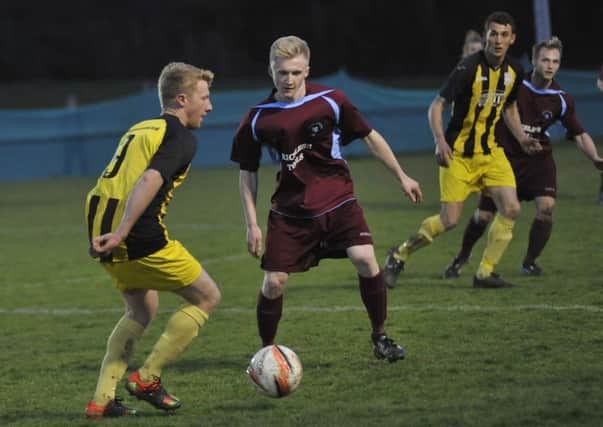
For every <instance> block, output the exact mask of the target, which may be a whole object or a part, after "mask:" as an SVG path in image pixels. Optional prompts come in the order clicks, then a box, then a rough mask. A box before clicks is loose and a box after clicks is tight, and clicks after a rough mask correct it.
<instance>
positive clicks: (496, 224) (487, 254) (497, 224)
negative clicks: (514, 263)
mask: <svg viewBox="0 0 603 427" xmlns="http://www.w3.org/2000/svg"><path fill="white" fill-rule="evenodd" d="M513 225H515V221H514V220H512V219H509V218H505V217H503V216H501V215H500V214H496V217H494V221H492V225H490V230H489V231H488V244H487V245H486V249H485V250H484V255H483V257H482V260H481V262H480V264H479V268H478V270H477V277H478V278H479V279H483V278H485V277H488V276H489V275H490V274H491V273H492V271H494V267H495V266H496V264H498V262H499V261H500V258H501V257H502V255H503V253H504V252H505V249H507V246H508V245H509V242H510V241H511V238H512V237H513Z"/></svg>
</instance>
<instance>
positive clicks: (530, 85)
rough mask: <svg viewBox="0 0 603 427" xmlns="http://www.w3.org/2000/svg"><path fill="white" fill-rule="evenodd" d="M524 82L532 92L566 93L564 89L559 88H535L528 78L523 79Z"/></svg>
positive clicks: (547, 93) (546, 93)
mask: <svg viewBox="0 0 603 427" xmlns="http://www.w3.org/2000/svg"><path fill="white" fill-rule="evenodd" d="M522 83H523V85H524V86H526V87H527V88H528V89H530V90H531V91H532V92H535V93H538V94H540V95H559V94H561V93H565V92H563V91H562V90H557V89H538V88H535V87H534V85H533V84H532V82H530V81H528V80H523V81H522Z"/></svg>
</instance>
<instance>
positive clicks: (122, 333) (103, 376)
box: [92, 316, 145, 406]
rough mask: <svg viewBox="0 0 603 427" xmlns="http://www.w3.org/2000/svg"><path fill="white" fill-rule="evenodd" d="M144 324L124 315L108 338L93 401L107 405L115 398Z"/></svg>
mask: <svg viewBox="0 0 603 427" xmlns="http://www.w3.org/2000/svg"><path fill="white" fill-rule="evenodd" d="M144 329H145V328H144V326H142V325H141V324H140V323H138V322H136V321H135V320H132V319H130V318H128V317H126V316H124V317H122V318H121V319H120V320H119V321H118V322H117V324H116V325H115V328H113V332H111V335H109V338H108V340H107V351H106V353H105V357H104V359H103V363H102V365H101V369H100V373H99V376H98V381H97V383H96V391H95V392H94V397H93V399H92V400H93V401H94V403H96V404H97V405H100V406H105V405H106V404H107V403H109V401H110V400H113V399H115V388H116V387H117V383H118V382H119V380H120V379H121V378H122V377H123V375H124V373H125V372H126V369H127V368H128V360H129V358H130V356H131V355H132V353H134V348H135V347H136V343H137V341H138V340H139V339H140V337H141V336H142V334H143V332H144Z"/></svg>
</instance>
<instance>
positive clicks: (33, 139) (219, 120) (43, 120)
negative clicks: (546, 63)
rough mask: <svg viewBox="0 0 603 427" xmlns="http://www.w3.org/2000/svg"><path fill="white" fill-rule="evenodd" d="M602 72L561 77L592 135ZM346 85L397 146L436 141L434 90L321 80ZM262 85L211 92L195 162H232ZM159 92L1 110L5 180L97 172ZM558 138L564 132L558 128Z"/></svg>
mask: <svg viewBox="0 0 603 427" xmlns="http://www.w3.org/2000/svg"><path fill="white" fill-rule="evenodd" d="M594 76H596V72H594V71H593V72H592V73H589V72H579V71H567V70H563V71H562V72H560V73H559V77H558V80H559V82H560V83H561V85H562V86H563V87H564V89H566V90H567V91H568V92H569V93H571V94H572V95H574V97H575V98H576V105H577V109H578V114H579V116H580V118H581V120H582V122H583V124H584V125H585V127H586V129H587V130H588V132H589V133H591V134H592V135H600V136H601V135H603V95H602V94H601V93H600V92H598V90H597V88H596V86H595V77H594ZM317 82H319V83H322V84H325V85H327V86H331V87H337V88H339V89H342V90H344V91H345V92H346V93H347V95H348V96H349V98H350V99H351V100H352V102H353V103H354V104H355V105H356V106H357V107H358V108H359V110H360V111H361V112H362V113H363V115H364V116H365V118H366V119H367V120H368V122H369V123H370V124H371V125H372V126H373V127H374V128H375V129H377V130H379V132H380V133H382V134H383V135H384V136H385V137H386V139H387V140H388V142H389V143H390V144H391V146H392V148H393V150H394V151H396V152H398V153H401V152H412V151H420V150H427V149H431V148H432V147H433V142H432V137H431V132H430V131H429V127H428V123H427V108H428V106H429V104H430V102H431V101H432V99H433V97H434V96H435V94H436V93H437V89H433V90H401V89H393V88H389V87H384V86H379V85H376V84H372V83H368V82H366V81H363V80H358V79H355V78H352V77H350V76H349V75H348V74H346V73H345V72H339V73H337V74H335V75H332V76H328V77H325V78H321V79H317ZM268 90H269V86H268V85H267V86H266V89H262V90H248V91H237V92H219V91H214V93H213V94H212V103H213V106H214V111H213V112H212V113H211V114H210V115H208V116H207V117H206V119H205V121H204V123H203V127H202V128H201V129H200V130H198V131H196V133H197V137H198V139H199V142H200V145H199V149H198V151H197V155H196V157H195V159H194V161H193V167H200V166H220V165H228V164H230V160H229V154H230V145H231V140H232V136H233V134H234V132H235V130H236V127H237V125H238V123H239V120H240V119H241V117H242V116H243V114H244V113H245V111H247V109H248V108H249V107H251V106H253V105H255V103H257V102H258V101H259V100H261V99H263V98H264V97H265V96H266V94H267V92H268ZM159 113H160V111H159V102H158V100H157V94H156V91H155V90H145V91H142V92H140V93H138V94H136V95H133V96H128V97H124V98H120V99H116V100H113V101H109V102H102V103H97V104H93V105H86V106H81V107H78V108H60V109H46V110H0V128H1V129H2V131H3V132H2V134H0V180H24V179H39V178H48V177H56V176H90V175H98V174H99V173H100V172H101V171H102V169H103V168H104V167H105V165H106V164H107V162H108V161H109V159H110V158H111V156H112V155H113V152H114V150H115V147H116V144H117V142H118V140H119V138H120V137H121V135H122V133H123V132H125V131H126V130H127V129H128V128H129V127H130V126H131V125H132V124H134V123H135V122H137V121H139V120H143V119H146V118H149V117H154V116H157V115H158V114H159ZM554 134H555V135H554V136H558V137H560V136H562V133H561V130H560V129H556V130H554ZM365 153H366V149H365V147H364V144H362V143H358V142H356V143H353V144H350V145H349V146H347V147H345V149H344V155H357V154H365Z"/></svg>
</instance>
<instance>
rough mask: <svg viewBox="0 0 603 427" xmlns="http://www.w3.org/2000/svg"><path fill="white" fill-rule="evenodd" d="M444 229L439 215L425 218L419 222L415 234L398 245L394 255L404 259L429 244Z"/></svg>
mask: <svg viewBox="0 0 603 427" xmlns="http://www.w3.org/2000/svg"><path fill="white" fill-rule="evenodd" d="M444 231H446V229H445V227H444V224H442V220H441V219H440V215H433V216H430V217H429V218H425V220H423V222H422V223H421V226H420V227H419V231H417V234H415V235H414V236H412V237H411V238H410V239H408V240H407V241H406V242H404V243H403V244H402V245H401V246H400V247H398V251H397V252H394V257H395V258H397V259H399V260H401V261H406V260H407V259H408V257H409V256H410V254H412V253H413V252H415V251H417V250H419V249H421V248H422V247H425V246H427V245H429V244H430V243H431V242H433V239H435V238H436V237H437V236H439V235H440V234H442V233H443V232H444Z"/></svg>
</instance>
